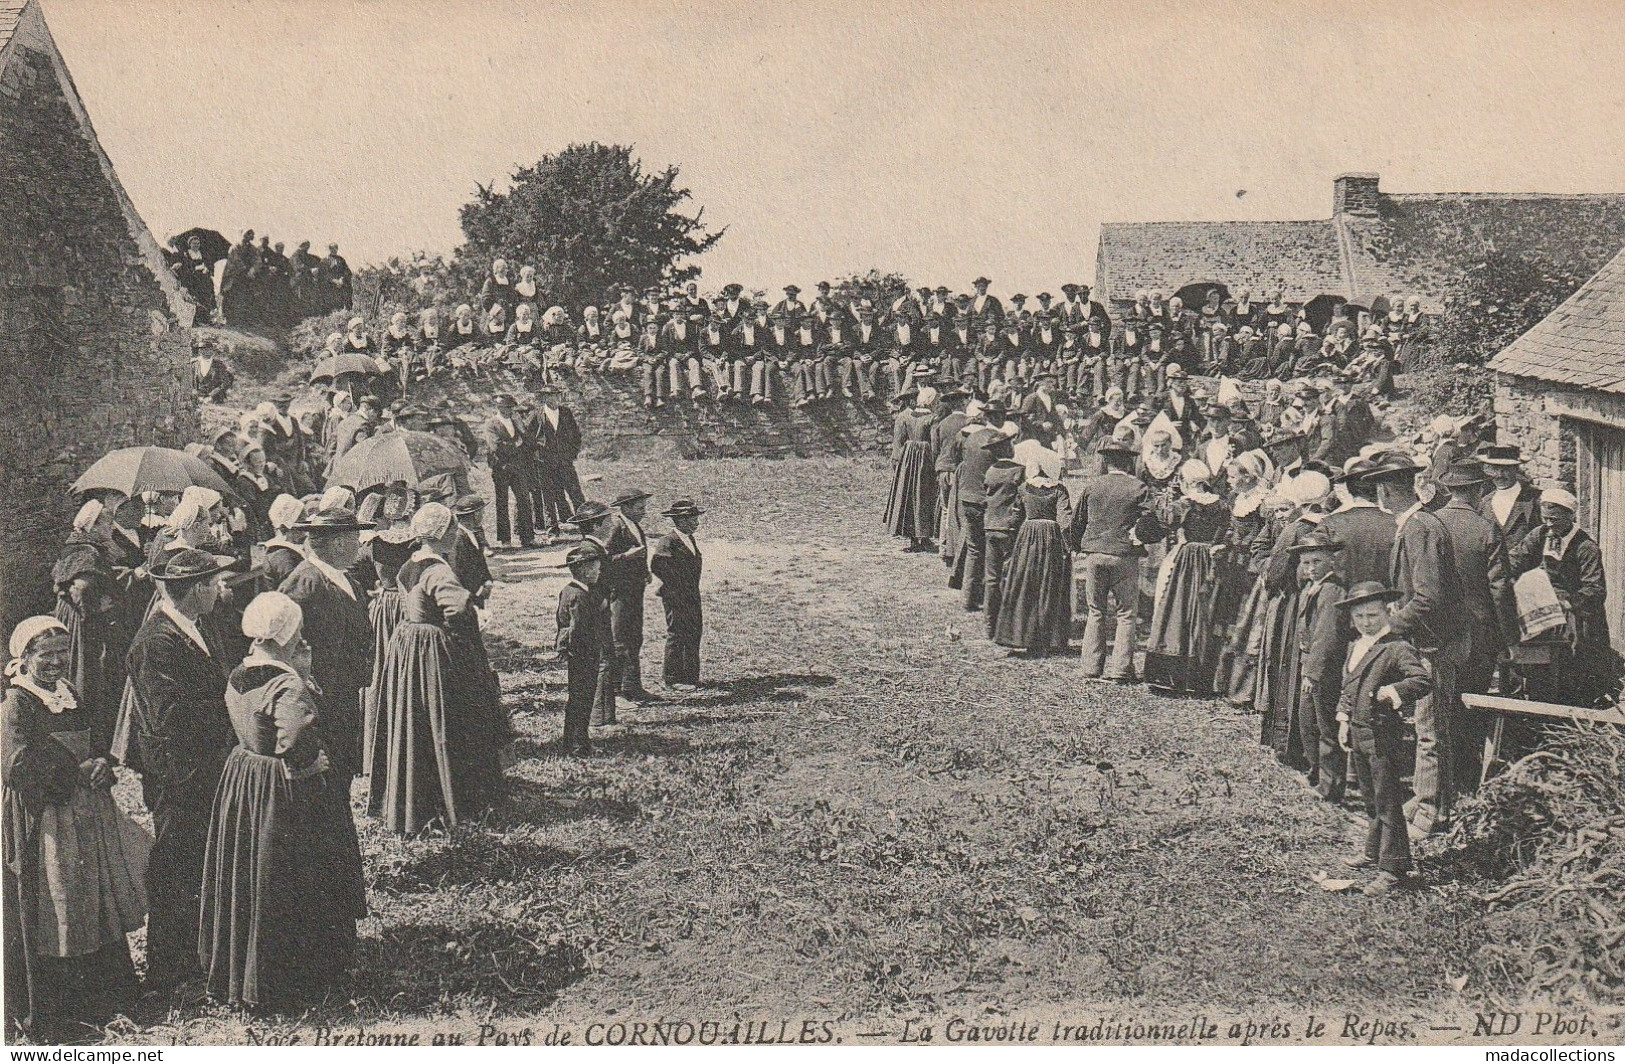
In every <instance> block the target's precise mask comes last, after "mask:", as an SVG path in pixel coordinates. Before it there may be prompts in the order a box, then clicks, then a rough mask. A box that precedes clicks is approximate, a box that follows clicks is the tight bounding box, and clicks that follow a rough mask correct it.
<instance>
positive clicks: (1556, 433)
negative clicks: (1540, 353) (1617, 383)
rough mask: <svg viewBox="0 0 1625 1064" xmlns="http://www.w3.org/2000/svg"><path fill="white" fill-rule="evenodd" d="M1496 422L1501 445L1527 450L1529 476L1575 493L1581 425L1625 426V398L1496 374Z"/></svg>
mask: <svg viewBox="0 0 1625 1064" xmlns="http://www.w3.org/2000/svg"><path fill="white" fill-rule="evenodd" d="M1495 420H1496V424H1497V426H1498V430H1499V434H1500V436H1499V438H1500V440H1501V441H1502V442H1503V443H1515V444H1517V445H1518V446H1519V447H1521V448H1523V453H1524V459H1525V462H1526V467H1525V468H1526V469H1527V470H1528V472H1529V475H1530V476H1532V477H1534V478H1535V479H1536V480H1537V482H1540V483H1558V484H1562V485H1563V486H1564V487H1566V488H1568V489H1569V490H1570V491H1573V490H1574V488H1575V470H1574V462H1575V443H1574V430H1575V427H1576V424H1577V423H1580V422H1592V423H1596V424H1603V425H1612V426H1614V427H1620V426H1625V396H1619V395H1612V394H1609V393H1606V392H1592V391H1586V390H1584V389H1577V388H1565V387H1563V386H1561V385H1556V384H1548V383H1546V382H1544V381H1537V380H1532V379H1530V378H1527V377H1512V376H1508V375H1507V374H1504V373H1503V374H1497V375H1496V379H1495Z"/></svg>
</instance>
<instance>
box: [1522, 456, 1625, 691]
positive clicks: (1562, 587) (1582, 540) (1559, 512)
mask: <svg viewBox="0 0 1625 1064" xmlns="http://www.w3.org/2000/svg"><path fill="white" fill-rule="evenodd" d="M1578 510H1579V500H1577V499H1576V498H1575V497H1574V496H1573V495H1572V494H1571V493H1569V492H1568V491H1566V490H1564V489H1562V488H1547V489H1546V490H1545V491H1543V492H1541V493H1540V524H1539V525H1537V526H1536V527H1535V529H1534V531H1532V532H1530V533H1529V535H1527V536H1525V537H1524V539H1523V542H1522V543H1520V544H1519V545H1518V549H1517V550H1516V551H1514V552H1513V553H1512V557H1511V569H1510V574H1511V575H1512V576H1515V577H1516V576H1522V575H1523V574H1524V573H1527V572H1530V571H1532V570H1534V569H1537V568H1538V569H1543V570H1544V571H1545V573H1546V576H1547V577H1548V578H1549V579H1550V580H1551V582H1552V590H1553V591H1555V592H1556V593H1557V598H1558V601H1559V602H1560V603H1562V605H1563V613H1564V617H1565V619H1566V621H1567V622H1568V623H1567V624H1566V625H1565V626H1564V629H1563V631H1564V633H1565V635H1566V639H1565V640H1564V642H1565V643H1566V645H1567V648H1568V650H1569V652H1570V657H1569V659H1568V660H1569V663H1570V666H1569V667H1568V668H1565V669H1563V671H1562V677H1561V679H1560V680H1559V682H1558V683H1557V684H1555V685H1554V686H1555V687H1556V688H1557V689H1556V690H1554V691H1553V692H1551V693H1550V694H1542V697H1543V700H1545V701H1551V702H1561V703H1564V704H1568V705H1577V706H1589V705H1592V704H1593V703H1595V702H1596V701H1597V700H1598V699H1600V698H1603V697H1605V696H1608V695H1610V694H1612V693H1614V692H1616V691H1617V690H1618V685H1619V669H1620V661H1619V655H1618V654H1616V653H1615V652H1614V649H1613V646H1612V644H1611V640H1610V639H1609V634H1608V605H1607V604H1608V576H1607V573H1606V572H1605V571H1604V570H1603V563H1602V548H1601V547H1600V546H1598V544H1597V541H1596V540H1595V539H1592V538H1591V534H1590V533H1589V532H1587V531H1586V530H1585V529H1583V528H1581V527H1579V525H1578V524H1576V521H1575V515H1576V513H1577V512H1578ZM1530 686H1531V688H1536V687H1537V685H1536V684H1534V683H1532V684H1531V685H1530Z"/></svg>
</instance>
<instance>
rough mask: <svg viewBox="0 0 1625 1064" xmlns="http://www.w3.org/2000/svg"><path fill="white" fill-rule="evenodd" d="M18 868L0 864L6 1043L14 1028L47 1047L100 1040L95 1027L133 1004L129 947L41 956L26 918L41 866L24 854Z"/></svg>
mask: <svg viewBox="0 0 1625 1064" xmlns="http://www.w3.org/2000/svg"><path fill="white" fill-rule="evenodd" d="M18 827H19V825H18V824H17V823H15V822H13V821H11V820H8V821H7V823H6V829H7V831H8V832H10V831H12V830H13V829H16V828H18ZM19 834H20V832H19ZM8 841H9V840H8ZM21 865H22V869H21V871H22V875H20V876H19V875H18V874H17V873H16V871H14V870H13V868H12V866H11V864H10V863H6V864H4V865H3V866H0V889H3V891H4V894H5V898H4V905H5V910H4V912H5V915H4V919H5V929H6V934H5V982H6V994H5V1028H6V1029H5V1032H4V1034H5V1037H6V1041H7V1042H11V1041H13V1040H14V1039H13V1037H12V1035H13V1031H15V1030H17V1029H21V1030H24V1031H27V1032H28V1034H29V1035H30V1037H32V1038H33V1039H34V1041H36V1042H43V1043H45V1044H48V1045H49V1044H55V1043H63V1042H84V1041H100V1040H101V1034H100V1031H99V1030H98V1028H100V1026H101V1025H102V1024H104V1023H106V1022H107V1021H108V1020H109V1019H111V1018H112V1017H113V1016H114V1015H116V1014H118V1013H120V1012H125V1011H128V1010H129V1008H130V1005H131V1004H132V1003H133V1002H134V1000H135V996H136V982H135V965H133V964H132V963H131V962H130V947H129V945H128V943H126V942H124V941H119V942H109V943H108V944H107V945H105V946H103V947H102V948H101V949H99V950H97V951H95V952H94V953H88V954H86V955H84V956H82V957H45V956H41V955H40V954H39V953H38V952H37V951H36V949H35V945H34V943H33V942H32V941H31V938H32V935H31V934H30V931H29V929H30V927H31V925H32V924H33V921H32V920H29V919H26V918H25V917H24V910H25V908H26V907H28V906H31V905H32V904H33V895H34V891H35V883H36V881H37V879H38V876H39V864H38V861H37V860H30V859H28V858H27V857H26V856H24V857H22V859H21ZM25 883H26V884H28V886H27V889H26V890H25V889H24V886H23V885H24V884H25Z"/></svg>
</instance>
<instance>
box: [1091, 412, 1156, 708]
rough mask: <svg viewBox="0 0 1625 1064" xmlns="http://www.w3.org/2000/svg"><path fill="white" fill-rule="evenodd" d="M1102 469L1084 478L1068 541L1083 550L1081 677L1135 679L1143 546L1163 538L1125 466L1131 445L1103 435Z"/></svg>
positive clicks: (1146, 491) (1147, 494)
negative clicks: (1112, 605)
mask: <svg viewBox="0 0 1625 1064" xmlns="http://www.w3.org/2000/svg"><path fill="white" fill-rule="evenodd" d="M1097 450H1098V451H1099V453H1100V457H1101V461H1103V462H1104V463H1105V465H1106V472H1104V473H1102V474H1101V475H1099V476H1097V477H1091V478H1090V479H1089V480H1086V481H1084V483H1083V486H1082V487H1081V488H1080V489H1079V490H1078V501H1077V503H1076V505H1075V508H1074V509H1073V514H1074V516H1073V519H1072V539H1073V543H1074V544H1075V546H1076V549H1077V550H1078V551H1080V552H1081V553H1082V554H1083V574H1084V578H1085V580H1086V581H1087V585H1086V587H1087V591H1086V595H1087V600H1088V611H1089V613H1088V616H1089V619H1088V622H1087V623H1086V625H1085V626H1084V630H1083V675H1084V678H1085V679H1090V680H1099V679H1107V680H1115V681H1117V682H1118V683H1129V682H1131V681H1132V680H1133V679H1134V644H1135V639H1136V635H1137V629H1138V621H1139V606H1140V566H1141V565H1142V564H1143V559H1144V558H1145V544H1146V543H1154V542H1156V541H1158V540H1160V539H1162V537H1163V534H1164V532H1163V528H1162V525H1161V523H1160V522H1159V521H1158V520H1157V518H1156V515H1155V510H1154V507H1155V501H1154V500H1153V499H1152V497H1151V489H1150V488H1148V487H1147V486H1146V485H1145V484H1144V483H1143V482H1141V480H1140V478H1138V477H1136V476H1135V475H1134V474H1133V473H1132V472H1130V470H1131V469H1132V468H1133V464H1134V456H1135V453H1136V452H1135V449H1134V447H1133V445H1131V444H1129V443H1126V442H1124V441H1122V440H1118V439H1115V438H1113V437H1110V436H1108V437H1107V438H1106V439H1104V440H1102V441H1101V442H1100V446H1099V447H1098V448H1097ZM1108 599H1115V600H1116V618H1117V630H1116V634H1115V635H1114V636H1113V639H1112V655H1111V662H1110V663H1109V664H1108V663H1107V661H1106V609H1107V605H1108Z"/></svg>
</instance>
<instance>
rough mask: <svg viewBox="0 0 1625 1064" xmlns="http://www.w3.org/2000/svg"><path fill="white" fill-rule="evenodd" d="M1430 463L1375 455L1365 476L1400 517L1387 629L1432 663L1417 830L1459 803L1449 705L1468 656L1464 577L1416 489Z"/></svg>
mask: <svg viewBox="0 0 1625 1064" xmlns="http://www.w3.org/2000/svg"><path fill="white" fill-rule="evenodd" d="M1425 468H1426V467H1425V466H1422V465H1421V464H1420V463H1418V462H1417V461H1416V460H1415V459H1413V458H1412V457H1411V456H1409V455H1407V454H1402V453H1398V452H1395V453H1390V454H1386V455H1383V456H1382V457H1381V458H1379V459H1376V461H1375V465H1374V467H1373V468H1372V469H1371V470H1370V471H1369V472H1367V473H1366V474H1365V475H1364V477H1363V478H1362V479H1364V480H1367V481H1373V482H1375V483H1376V485H1377V491H1378V498H1379V500H1380V501H1381V503H1382V507H1383V509H1385V510H1387V511H1388V512H1389V513H1391V514H1393V515H1394V521H1395V534H1394V550H1393V553H1392V554H1391V555H1390V556H1389V562H1388V573H1389V582H1388V583H1389V586H1390V587H1392V588H1393V589H1394V590H1395V591H1397V592H1398V593H1399V597H1398V599H1396V600H1395V602H1394V605H1393V615H1392V617H1391V619H1390V620H1389V628H1390V629H1392V630H1393V632H1394V634H1395V635H1399V636H1402V637H1404V638H1405V639H1408V640H1410V642H1411V643H1413V644H1414V645H1415V646H1416V649H1417V650H1418V651H1420V652H1421V654H1422V657H1423V658H1424V659H1426V661H1427V663H1428V670H1429V672H1430V673H1431V675H1432V678H1433V697H1432V698H1430V699H1428V700H1427V701H1426V702H1424V703H1422V704H1420V705H1418V706H1417V710H1416V774H1415V778H1414V780H1413V781H1412V784H1411V789H1412V790H1413V791H1414V792H1415V795H1416V797H1415V798H1414V799H1413V801H1412V803H1411V804H1410V805H1409V806H1407V809H1406V812H1407V814H1408V815H1409V817H1410V820H1411V823H1412V824H1414V825H1415V826H1416V828H1417V830H1419V831H1422V832H1424V833H1426V832H1431V831H1434V830H1437V829H1439V828H1441V827H1442V826H1443V825H1444V822H1445V821H1446V820H1447V819H1448V818H1449V816H1450V813H1451V810H1452V808H1453V806H1454V801H1455V792H1456V778H1457V777H1456V769H1455V756H1456V752H1455V744H1454V742H1453V740H1454V738H1455V735H1454V732H1453V729H1452V728H1451V726H1450V707H1451V706H1453V705H1455V704H1456V702H1457V701H1458V699H1459V698H1460V692H1459V688H1458V687H1457V683H1458V679H1457V677H1458V674H1459V672H1460V670H1461V666H1462V663H1463V661H1465V659H1466V654H1467V647H1468V643H1467V623H1466V619H1465V618H1464V617H1461V616H1460V615H1459V614H1458V613H1457V611H1458V610H1459V608H1460V604H1461V602H1462V593H1461V578H1460V576H1459V575H1458V574H1457V572H1456V561H1455V555H1454V553H1453V552H1452V551H1451V549H1450V533H1449V532H1447V531H1446V530H1445V527H1444V525H1443V523H1442V522H1440V520H1439V518H1438V517H1437V516H1436V515H1434V514H1431V513H1429V512H1428V511H1427V510H1426V509H1425V508H1424V507H1423V505H1422V500H1421V499H1420V498H1419V497H1418V496H1417V494H1416V474H1418V473H1420V472H1422V471H1423V470H1424V469H1425Z"/></svg>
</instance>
